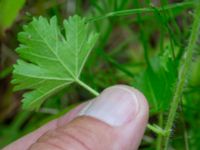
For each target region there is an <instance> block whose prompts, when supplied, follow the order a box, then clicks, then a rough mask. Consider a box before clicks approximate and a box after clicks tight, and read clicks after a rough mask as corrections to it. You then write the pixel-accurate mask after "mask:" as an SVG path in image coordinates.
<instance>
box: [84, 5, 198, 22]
mask: <svg viewBox="0 0 200 150" xmlns="http://www.w3.org/2000/svg"><path fill="white" fill-rule="evenodd" d="M194 4H195V2H194V1H191V2H183V3H176V4H173V5H167V6H164V7H162V8H161V7H158V10H159V11H166V10H172V9H176V8H189V7H191V6H193V5H194ZM151 12H154V9H153V8H138V9H127V10H120V11H114V12H110V13H107V14H104V15H102V16H97V17H92V18H87V21H98V20H102V19H107V18H110V17H114V16H128V15H133V14H141V13H151Z"/></svg>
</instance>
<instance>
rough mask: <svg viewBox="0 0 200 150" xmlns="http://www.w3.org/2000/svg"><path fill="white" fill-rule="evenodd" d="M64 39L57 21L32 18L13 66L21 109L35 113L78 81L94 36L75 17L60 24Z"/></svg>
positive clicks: (14, 81)
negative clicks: (21, 94) (46, 102)
mask: <svg viewBox="0 0 200 150" xmlns="http://www.w3.org/2000/svg"><path fill="white" fill-rule="evenodd" d="M63 27H64V35H63V34H62V33H61V30H60V29H59V26H58V24H57V19H56V17H52V18H51V19H50V21H48V20H47V19H46V18H44V17H39V18H38V19H36V18H34V19H33V21H32V22H31V23H29V24H28V25H26V26H24V31H23V32H20V33H19V35H18V39H19V42H20V46H19V47H18V48H17V49H16V51H17V53H18V54H19V56H20V59H19V60H18V61H17V63H16V64H15V65H14V71H13V80H12V83H14V84H15V90H24V89H25V90H30V92H27V93H25V94H24V95H23V97H24V98H23V100H22V102H23V108H25V109H29V110H35V109H36V110H37V109H39V107H40V106H41V104H42V103H43V102H44V100H45V99H46V98H48V97H50V96H52V95H53V94H55V93H56V92H58V91H59V90H61V89H63V88H64V87H66V86H67V85H69V84H71V83H73V82H76V81H77V80H78V79H79V76H80V73H81V71H82V69H83V66H84V64H85V62H86V60H87V58H88V55H89V54H90V52H91V50H92V48H93V47H94V44H95V42H96V41H97V37H98V35H97V33H95V32H90V29H89V26H88V24H86V23H85V19H83V18H81V17H79V16H77V15H75V16H73V17H69V19H68V20H65V21H64V22H63Z"/></svg>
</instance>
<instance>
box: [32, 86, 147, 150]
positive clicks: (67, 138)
mask: <svg viewBox="0 0 200 150" xmlns="http://www.w3.org/2000/svg"><path fill="white" fill-rule="evenodd" d="M126 88H127V87H126ZM129 90H134V91H133V92H134V93H135V94H136V97H137V98H138V99H139V107H140V108H139V110H140V111H139V112H138V114H137V115H136V116H135V117H132V116H130V122H129V123H127V124H125V125H123V126H120V127H111V126H109V125H108V124H106V123H104V122H102V121H100V120H97V119H95V118H92V117H86V116H84V117H83V116H82V117H78V118H76V119H75V120H73V121H72V122H70V123H69V124H68V125H65V126H63V127H61V128H58V129H56V130H55V131H50V132H48V133H47V134H45V135H44V136H42V137H41V138H39V140H38V142H36V143H35V144H34V145H32V147H31V150H37V149H44V148H45V147H46V145H48V146H49V145H51V149H56V148H58V149H62V150H64V149H66V150H67V149H78V150H88V149H89V150H90V149H95V150H102V149H105V150H122V149H123V150H137V149H138V146H139V144H140V142H141V139H142V136H143V134H144V130H145V127H146V124H147V120H148V104H147V102H146V100H145V97H144V96H143V95H142V94H141V93H140V92H139V91H137V90H135V89H132V88H131V89H129ZM58 139H59V140H58Z"/></svg>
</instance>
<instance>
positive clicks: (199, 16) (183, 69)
mask: <svg viewBox="0 0 200 150" xmlns="http://www.w3.org/2000/svg"><path fill="white" fill-rule="evenodd" d="M196 5H197V9H196V13H195V14H194V15H195V18H194V23H193V26H192V31H191V35H190V38H189V43H188V46H187V48H186V52H185V55H184V56H183V58H182V63H181V66H180V71H179V76H178V81H177V85H176V89H175V94H174V97H173V100H172V103H171V107H170V110H169V115H168V119H167V123H166V126H165V130H166V131H171V129H172V126H173V122H174V119H175V115H176V111H177V108H178V105H179V101H180V97H181V95H182V92H183V89H184V86H185V81H186V78H187V73H188V70H189V67H190V63H191V61H192V54H193V50H194V49H195V46H196V41H197V39H198V33H199V29H200V2H199V1H198V2H197V3H196ZM170 134H171V133H170V132H168V133H167V134H166V137H165V138H164V140H165V150H167V149H168V145H169V138H170Z"/></svg>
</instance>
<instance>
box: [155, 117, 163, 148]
mask: <svg viewBox="0 0 200 150" xmlns="http://www.w3.org/2000/svg"><path fill="white" fill-rule="evenodd" d="M158 117H159V118H158V120H159V123H158V125H159V127H161V128H162V127H163V113H160V114H159V116H158ZM162 138H163V137H162V135H160V134H158V137H157V141H156V150H161V147H162Z"/></svg>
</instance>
